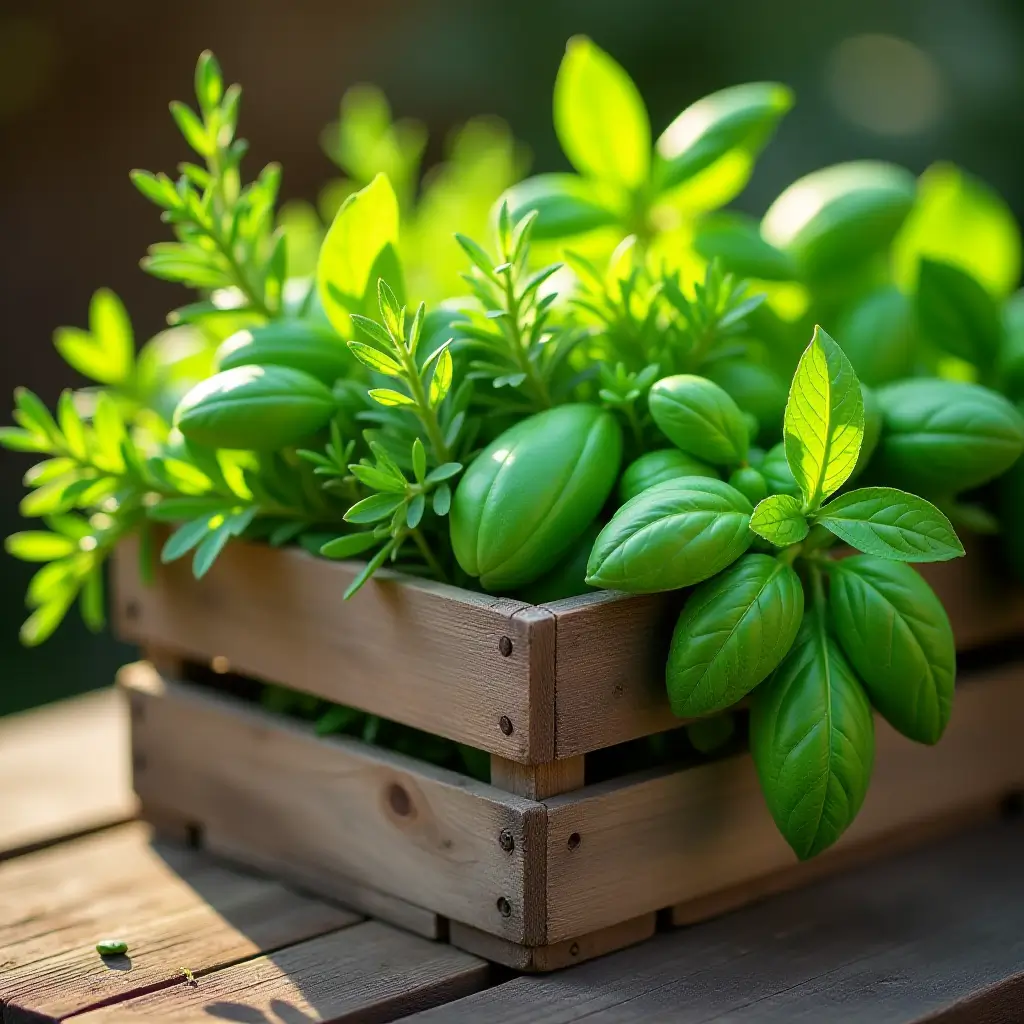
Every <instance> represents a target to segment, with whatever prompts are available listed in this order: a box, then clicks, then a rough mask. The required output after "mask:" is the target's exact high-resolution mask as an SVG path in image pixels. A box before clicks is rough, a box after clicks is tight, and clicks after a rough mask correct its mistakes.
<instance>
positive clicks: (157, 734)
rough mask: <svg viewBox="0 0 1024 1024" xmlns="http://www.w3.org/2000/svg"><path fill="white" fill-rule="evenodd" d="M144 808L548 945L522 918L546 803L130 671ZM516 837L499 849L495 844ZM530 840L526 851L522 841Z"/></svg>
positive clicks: (207, 841)
mask: <svg viewBox="0 0 1024 1024" xmlns="http://www.w3.org/2000/svg"><path fill="white" fill-rule="evenodd" d="M121 682H122V684H123V685H124V686H125V688H126V689H128V690H129V691H130V693H131V699H132V703H133V706H135V707H138V708H139V709H140V713H139V714H137V715H136V717H135V727H134V730H133V743H134V749H135V752H136V754H137V755H140V756H141V763H142V765H143V767H142V768H141V770H140V769H138V768H137V770H136V776H135V787H136V790H137V791H138V793H139V796H140V797H141V799H142V802H143V805H144V806H145V805H147V804H149V803H150V802H152V803H153V804H155V805H156V806H157V807H159V808H163V809H167V810H170V811H174V812H177V813H180V814H182V815H183V816H185V817H187V818H190V819H192V820H193V821H195V822H196V823H197V824H198V825H200V826H201V829H202V836H203V845H204V846H205V847H208V848H209V849H210V850H213V851H218V850H223V851H224V852H225V853H227V854H229V855H231V856H233V857H241V858H245V859H248V857H247V851H251V853H252V855H253V857H252V859H253V861H254V862H255V863H257V864H263V865H267V864H274V863H278V864H288V863H291V864H293V865H295V866H296V867H297V868H300V869H302V870H303V871H305V872H308V873H309V876H310V877H313V876H314V875H316V876H318V877H324V876H326V877H338V878H345V879H349V880H350V881H351V882H354V883H356V884H357V885H359V886H367V887H369V888H371V889H376V890H379V891H381V892H386V893H389V894H391V895H394V896H397V897H398V898H400V899H402V900H405V901H407V902H408V903H411V904H413V905H415V906H421V907H429V908H430V909H431V910H433V911H436V912H438V913H440V914H443V915H444V916H446V917H453V918H456V919H458V920H461V921H465V922H467V923H469V924H472V925H474V926H476V927H479V928H482V929H484V930H485V931H493V932H495V933H496V934H499V935H502V936H503V937H505V938H508V939H511V940H512V941H514V942H531V943H537V942H539V941H542V939H543V936H542V935H541V934H540V932H539V928H540V927H541V926H542V924H543V922H539V923H538V924H536V925H535V924H533V923H532V922H531V920H529V919H528V913H527V911H526V909H525V906H524V904H525V894H526V885H527V883H526V876H527V863H528V857H529V856H535V857H538V858H543V855H544V841H543V832H542V831H541V832H540V833H537V832H536V829H537V828H538V827H539V828H541V829H543V823H544V808H543V806H542V805H540V804H537V803H534V802H533V801H530V800H524V799H522V798H521V797H517V796H515V795H513V794H503V793H501V791H500V790H497V789H494V788H493V787H491V786H487V785H484V784H482V783H478V782H475V781H474V780H472V779H470V778H468V777H466V776H463V775H459V774H457V773H455V772H450V771H446V770H444V769H441V768H435V767H433V766H431V765H427V764H424V763H423V762H420V761H417V760H415V759H413V758H408V757H403V756H401V755H399V754H394V753H391V752H389V751H385V750H381V749H379V748H375V747H369V746H367V745H366V744H364V743H361V742H359V741H358V740H354V739H350V738H347V737H329V738H321V737H317V736H316V735H315V734H314V733H313V731H312V729H311V728H309V727H308V726H306V725H304V724H302V723H293V722H289V721H285V720H282V719H280V718H276V717H274V716H272V715H269V714H267V713H265V712H263V711H262V710H260V709H259V708H257V707H254V706H252V705H249V704H245V703H243V702H241V701H238V700H235V699H232V698H227V697H221V696H218V695H215V694H213V693H210V692H208V691H202V690H199V689H197V688H195V687H190V686H187V685H181V684H174V683H163V682H162V681H160V680H159V679H158V677H156V675H155V673H154V672H153V670H152V669H149V668H148V667H146V666H143V665H139V666H132V667H131V669H130V670H128V671H125V672H123V673H122V676H121ZM504 833H507V834H508V836H510V837H511V838H512V840H513V843H512V847H511V849H510V850H506V849H504V848H503V847H502V844H501V839H502V835H503V834H504ZM528 836H529V837H530V841H529V842H527V837H528Z"/></svg>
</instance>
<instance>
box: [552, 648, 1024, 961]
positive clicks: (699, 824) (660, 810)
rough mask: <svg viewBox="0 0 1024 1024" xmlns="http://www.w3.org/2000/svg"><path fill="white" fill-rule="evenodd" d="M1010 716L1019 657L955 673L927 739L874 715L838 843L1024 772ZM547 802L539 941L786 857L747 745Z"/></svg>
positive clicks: (953, 806) (1017, 693) (702, 890)
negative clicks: (915, 739)
mask: <svg viewBox="0 0 1024 1024" xmlns="http://www.w3.org/2000/svg"><path fill="white" fill-rule="evenodd" d="M1021 721H1024V670H1022V667H1021V666H1020V665H1014V666H1008V667H1006V668H1003V669H1001V670H998V671H993V672H990V673H987V674H984V675H981V676H979V677H977V678H972V679H970V680H969V681H962V683H961V685H960V686H959V687H958V691H957V694H956V699H955V702H954V710H953V716H952V720H951V722H950V725H949V727H948V729H947V731H946V734H945V736H944V737H943V739H942V741H941V742H940V743H939V744H938V745H937V746H935V747H923V746H920V745H918V744H914V743H911V742H909V741H908V740H906V739H904V738H902V737H900V736H899V735H897V734H896V733H895V732H894V731H893V730H892V729H890V728H889V727H888V726H887V725H886V724H885V723H884V722H882V721H881V720H877V727H876V757H875V771H874V776H873V779H872V783H871V788H870V790H869V791H868V796H867V799H866V801H865V804H864V807H863V808H862V810H861V813H860V815H859V816H858V817H857V819H856V821H855V822H854V824H853V825H852V827H851V828H850V829H849V831H848V832H847V834H846V835H845V836H844V838H843V839H842V840H841V841H840V844H838V846H837V848H836V849H842V848H843V847H844V846H850V845H854V844H858V843H864V842H877V841H879V840H880V839H882V838H883V837H885V836H886V835H887V834H889V833H892V832H894V831H896V830H904V829H907V828H911V827H913V826H914V825H915V823H922V822H928V821H930V820H931V819H935V818H940V817H944V816H949V815H960V814H962V813H964V812H965V811H967V810H969V809H970V808H973V807H975V806H977V805H979V804H984V803H986V802H987V803H989V804H994V803H995V802H996V801H997V800H998V799H999V797H1000V796H1001V795H1002V794H1005V793H1006V792H1007V791H1009V790H1013V789H1015V788H1019V787H1021V786H1024V748H1022V745H1021V739H1020V723H1021ZM547 807H548V867H547V871H548V875H547V881H548V896H547V909H548V931H547V939H548V942H557V941H560V940H562V939H568V938H572V937H573V936H574V935H580V934H583V933H586V932H591V931H596V930H597V929H600V928H603V927H606V926H608V925H611V924H614V923H616V922H617V921H620V920H623V919H625V918H628V917H632V916H634V915H635V914H637V913H638V912H643V911H647V910H656V909H658V908H659V907H663V906H666V905H670V904H675V903H682V902H684V901H688V900H694V899H698V898H700V897H705V896H708V895H710V894H712V893H717V892H720V891H722V890H726V889H729V888H731V887H733V886H737V885H741V884H744V883H751V884H754V885H756V883H757V880H758V879H759V878H761V877H763V876H769V877H770V876H772V874H773V873H774V872H777V871H781V870H783V869H789V868H790V867H792V866H793V865H794V864H795V863H796V861H795V858H794V856H793V854H792V852H791V851H790V849H789V847H788V846H787V845H786V843H785V841H784V840H783V839H782V837H781V835H780V834H779V832H778V830H777V829H776V827H775V825H774V823H773V822H772V820H771V817H770V815H769V814H768V811H767V808H766V807H765V804H764V798H763V796H762V795H761V792H760V787H759V785H758V780H757V776H756V773H755V771H754V767H753V763H752V762H751V760H750V758H749V756H746V755H744V756H741V757H735V758H730V759H728V760H725V761H721V762H717V763H714V764H709V765H706V766H704V767H701V768H697V769H693V770H690V771H683V772H675V773H663V774H654V775H653V776H652V777H647V778H641V780H640V781H638V780H637V777H635V776H634V777H627V778H624V779H618V780H614V781H612V782H609V783H606V784H601V785H598V786H593V787H589V788H587V789H584V790H582V791H580V792H579V793H578V794H576V795H567V796H561V797H554V798H552V799H551V800H549V801H547ZM574 836H575V837H576V839H573V837H574ZM823 856H824V857H825V858H827V857H828V856H829V854H828V853H826V854H824V855H823ZM819 869H820V865H816V866H814V867H813V868H810V869H808V870H819Z"/></svg>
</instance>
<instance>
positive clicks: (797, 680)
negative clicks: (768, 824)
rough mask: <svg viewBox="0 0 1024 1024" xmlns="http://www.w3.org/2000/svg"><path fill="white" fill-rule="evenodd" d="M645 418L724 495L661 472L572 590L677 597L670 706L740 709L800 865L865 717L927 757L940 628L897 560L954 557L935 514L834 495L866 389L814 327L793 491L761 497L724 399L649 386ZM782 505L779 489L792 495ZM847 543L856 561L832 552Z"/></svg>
mask: <svg viewBox="0 0 1024 1024" xmlns="http://www.w3.org/2000/svg"><path fill="white" fill-rule="evenodd" d="M651 407H652V412H653V414H654V418H655V421H656V422H657V424H658V426H659V427H660V428H661V430H662V431H663V432H664V434H665V436H666V437H667V438H668V439H669V440H670V441H672V442H673V444H674V445H675V446H676V447H677V448H678V449H679V450H680V451H681V452H682V453H684V454H686V455H689V456H693V457H696V458H699V459H702V460H705V461H706V462H709V463H711V464H713V465H717V466H720V467H723V468H724V469H728V468H730V467H732V468H733V476H732V477H731V478H730V479H731V481H732V482H730V483H727V482H725V481H724V480H721V479H718V478H715V477H709V476H689V475H676V476H673V477H671V478H670V479H667V480H664V481H663V482H661V483H656V484H654V485H653V486H651V487H649V488H647V489H645V490H643V491H641V492H640V493H639V494H637V495H636V496H635V497H632V498H630V499H629V500H628V501H627V502H626V503H625V504H624V505H622V506H621V508H619V509H618V511H617V512H616V513H615V514H614V516H612V518H611V520H610V522H609V523H608V524H607V526H605V527H604V529H603V530H602V531H601V533H600V534H599V535H598V537H597V540H596V541H595V543H594V546H593V549H592V551H591V554H590V559H589V563H588V565H587V582H588V583H590V584H591V585H593V586H599V587H609V588H614V589H618V590H625V591H629V592H633V593H653V592H657V591H664V590H675V589H677V588H682V587H693V588H694V589H693V591H692V593H691V594H690V596H689V599H688V600H687V602H686V605H685V607H684V609H683V611H682V613H681V615H680V616H679V620H678V622H677V623H676V626H675V631H674V633H673V636H672V644H671V649H670V652H669V656H668V664H667V666H666V672H665V677H666V684H667V687H668V695H669V699H670V701H671V705H672V709H673V711H675V713H676V714H677V715H679V716H681V717H684V718H693V717H698V716H707V715H713V714H715V713H717V712H720V711H723V710H725V709H727V708H730V707H732V706H733V705H735V704H736V703H737V702H738V701H740V700H742V699H744V698H746V697H748V696H749V700H750V749H751V753H752V754H753V758H754V763H755V765H756V767H757V772H758V776H759V778H760V781H761V786H762V789H763V790H764V794H765V799H766V800H767V803H768V807H769V809H770V810H771V813H772V817H773V818H774V819H775V822H776V824H777V825H778V827H779V830H780V831H781V832H782V834H783V835H784V836H785V838H786V840H787V841H788V842H789V844H790V845H791V846H792V847H793V849H794V851H795V852H796V853H797V855H798V856H799V857H801V858H806V857H812V856H814V855H815V854H817V853H820V852H821V851H822V850H824V849H825V848H826V847H828V846H830V845H831V844H832V843H834V842H835V841H836V840H837V839H838V838H839V836H840V835H842V833H843V832H844V831H845V829H846V828H847V827H848V826H849V825H850V823H851V822H852V821H853V819H854V817H855V816H856V814H857V812H858V811H859V810H860V807H861V804H862V803H863V801H864V796H865V794H866V792H867V788H868V783H869V781H870V778H871V770H872V764H873V761H874V749H875V741H874V724H873V718H872V708H875V709H876V710H877V711H878V712H879V713H880V714H881V715H882V716H883V717H885V719H886V720H887V721H888V722H889V723H890V724H891V725H892V726H893V727H894V728H896V729H898V730H899V731H900V732H901V733H903V734H904V735H906V736H908V737H909V738H910V739H913V740H916V741H918V742H920V743H936V742H937V741H938V740H939V738H940V737H941V735H942V732H943V730H944V729H945V727H946V723H947V722H948V720H949V715H950V708H951V704H952V698H953V682H954V677H955V671H956V670H955V651H954V643H953V633H952V630H951V628H950V623H949V619H948V618H947V616H946V613H945V611H944V610H943V608H942V605H941V603H940V602H939V600H938V598H937V597H936V596H935V594H934V593H933V592H932V591H931V589H930V588H929V586H928V585H927V583H925V582H924V580H923V579H922V578H921V577H920V576H919V575H918V574H917V573H916V572H915V571H914V570H913V569H912V568H911V567H910V566H909V565H908V564H907V563H910V562H934V561H944V560H946V559H951V558H956V557H957V556H959V555H962V554H963V547H962V546H961V543H960V541H959V540H958V538H957V536H956V533H955V532H954V530H953V528H952V526H951V525H950V523H949V520H948V519H947V518H946V517H945V515H943V513H942V512H940V511H939V509H937V508H936V507H935V506H934V505H932V504H930V503H929V502H928V501H926V500H924V499H923V498H920V497H917V496H916V495H913V494H909V493H907V492H906V491H902V490H897V489H895V488H892V487H881V486H869V487H861V488H853V489H844V485H846V484H847V483H848V482H849V481H850V479H851V478H852V477H853V476H854V474H855V473H856V472H857V470H858V466H860V465H862V464H863V460H862V455H863V453H864V451H865V447H864V446H865V436H866V435H865V423H866V419H865V403H864V394H863V391H862V388H861V385H860V383H859V381H858V380H857V376H856V374H855V373H854V371H853V367H852V366H851V364H850V361H849V359H848V358H847V357H846V356H845V355H844V353H843V351H842V349H841V348H840V347H839V346H838V345H837V344H836V342H835V341H833V340H832V338H830V337H829V336H828V334H826V333H825V332H824V331H822V330H821V329H820V328H819V329H816V330H815V332H814V337H813V339H812V341H811V343H810V345H809V346H808V347H807V349H806V350H805V351H804V353H803V355H802V357H801V359H800V362H799V364H798V366H797V370H796V373H795V375H794V377H793V382H792V386H791V388H790V392H789V399H788V401H787V403H786V410H785V425H784V434H785V442H784V444H785V459H786V465H787V467H788V470H789V473H790V476H791V479H792V481H793V482H794V483H795V488H791V489H786V490H780V491H778V492H776V493H770V491H771V490H772V489H771V488H770V487H769V486H768V482H767V480H766V479H765V477H764V476H763V474H761V473H759V471H758V470H757V468H756V462H757V456H756V455H755V454H754V453H753V452H752V451H751V449H750V447H749V443H748V436H749V435H748V426H747V424H746V422H745V421H744V417H743V415H742V413H741V411H740V409H739V408H738V406H737V405H736V403H735V402H734V401H733V400H732V399H731V398H730V397H729V395H728V394H727V393H726V392H725V391H723V390H722V389H721V388H719V387H718V386H717V385H715V384H713V383H712V382H710V381H707V380H705V379H703V378H700V377H693V376H686V375H680V376H676V377H670V378H666V379H664V380H662V381H659V382H658V383H657V384H656V385H655V386H654V388H652V392H651ZM794 491H795V493H794ZM849 548H853V549H855V550H856V551H858V552H861V553H860V554H854V555H852V556H850V557H843V556H844V555H846V554H847V552H848V550H849Z"/></svg>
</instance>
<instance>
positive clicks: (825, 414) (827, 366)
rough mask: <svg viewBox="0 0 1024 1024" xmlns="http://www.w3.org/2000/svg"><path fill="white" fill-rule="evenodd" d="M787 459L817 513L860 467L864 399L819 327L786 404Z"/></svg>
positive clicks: (838, 352) (843, 358)
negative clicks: (858, 459) (858, 463)
mask: <svg viewBox="0 0 1024 1024" xmlns="http://www.w3.org/2000/svg"><path fill="white" fill-rule="evenodd" d="M785 435H786V459H787V461H788V462H789V468H790V469H791V470H792V471H793V476H794V477H795V478H796V481H797V483H798V484H799V485H800V490H801V492H802V493H803V497H804V508H805V509H806V510H807V511H814V510H815V509H817V507H818V505H819V504H820V503H821V501H822V499H823V498H827V497H828V496H829V495H830V494H831V493H832V492H833V491H835V490H837V489H838V488H840V487H841V486H842V485H843V483H844V482H845V481H846V480H847V478H848V477H849V476H850V474H851V473H852V472H853V469H854V467H855V466H856V465H857V456H858V455H859V454H860V446H861V442H862V441H863V438H864V400H863V398H862V396H861V390H860V384H859V382H858V381H857V376H856V374H855V373H854V372H853V367H852V366H851V365H850V360H849V359H847V358H846V356H845V355H844V354H843V351H842V349H841V348H840V347H839V346H838V345H837V344H836V343H835V342H834V341H833V340H832V339H831V338H830V337H829V336H828V335H827V334H826V333H825V332H824V331H823V330H822V329H821V328H820V327H815V328H814V337H813V338H812V339H811V343H810V345H808V346H807V348H806V349H805V350H804V353H803V355H802V356H801V357H800V362H799V364H798V365H797V368H796V374H795V375H794V376H793V384H792V386H791V388H790V391H789V401H788V402H787V403H786V416H785Z"/></svg>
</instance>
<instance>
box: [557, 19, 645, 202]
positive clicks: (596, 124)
mask: <svg viewBox="0 0 1024 1024" xmlns="http://www.w3.org/2000/svg"><path fill="white" fill-rule="evenodd" d="M554 109H555V133H556V134H557V135H558V141H559V142H560V143H561V144H562V149H563V150H564V152H565V155H566V156H567V157H568V158H569V161H570V162H571V163H572V165H573V167H575V168H576V170H577V171H579V172H580V174H585V175H587V176H588V177H592V178H597V179H598V180H601V181H609V182H613V183H614V184H616V185H620V186H621V187H623V188H626V189H635V188H637V187H638V186H639V185H641V184H642V183H643V182H644V181H645V180H646V179H647V174H648V171H649V170H650V161H651V125H650V122H649V121H648V119H647V108H646V107H645V106H644V101H643V99H642V98H641V96H640V91H639V90H638V89H637V87H636V85H635V84H634V83H633V80H632V79H631V78H630V77H629V75H628V74H626V72H625V70H623V68H622V67H621V66H620V65H619V64H618V63H617V62H616V61H615V60H613V59H612V58H611V57H610V56H609V55H608V54H607V53H605V52H604V50H602V49H601V48H600V47H599V46H596V45H595V44H594V43H593V42H592V41H591V40H590V39H587V38H586V36H574V37H573V38H572V39H570V40H569V43H568V45H567V46H566V48H565V56H564V57H563V58H562V63H561V65H560V66H559V68H558V77H557V78H556V79H555V99H554Z"/></svg>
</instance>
